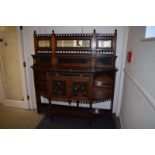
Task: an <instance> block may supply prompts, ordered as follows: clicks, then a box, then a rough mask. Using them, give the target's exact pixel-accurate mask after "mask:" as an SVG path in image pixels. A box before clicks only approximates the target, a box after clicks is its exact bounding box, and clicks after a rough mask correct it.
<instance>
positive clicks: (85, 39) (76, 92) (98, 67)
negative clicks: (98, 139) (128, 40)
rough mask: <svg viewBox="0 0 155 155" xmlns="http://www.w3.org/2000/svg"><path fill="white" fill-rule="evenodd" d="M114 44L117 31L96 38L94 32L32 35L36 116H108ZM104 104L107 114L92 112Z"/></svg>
mask: <svg viewBox="0 0 155 155" xmlns="http://www.w3.org/2000/svg"><path fill="white" fill-rule="evenodd" d="M116 40H117V30H115V32H114V33H113V34H96V32H95V30H94V32H93V33H92V34H76V33H75V34H74V33H73V34H55V33H54V31H53V32H52V34H37V33H36V32H34V44H35V54H34V55H32V57H33V61H34V64H33V66H32V68H33V71H34V80H35V81H34V83H35V89H36V90H35V91H36V100H37V109H38V112H44V113H48V114H51V115H55V114H57V115H67V116H74V115H75V116H78V117H85V116H86V117H89V118H90V117H91V118H92V117H94V116H96V115H99V114H110V115H111V114H112V108H113V98H114V87H115V74H116V71H117V69H116V68H115V60H116ZM43 98H45V99H46V103H45V100H43ZM105 101H110V102H111V106H110V109H109V110H103V109H99V108H98V109H96V108H94V106H93V105H95V104H96V103H103V104H104V102H105ZM56 102H57V104H56ZM60 102H63V103H65V104H63V105H62V104H59V103H60ZM72 103H75V104H72ZM75 105H76V106H75ZM81 105H84V106H81Z"/></svg>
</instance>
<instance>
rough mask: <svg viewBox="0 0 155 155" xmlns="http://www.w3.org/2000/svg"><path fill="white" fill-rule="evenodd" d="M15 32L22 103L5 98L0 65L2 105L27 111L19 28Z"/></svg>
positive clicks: (27, 104) (0, 66)
mask: <svg viewBox="0 0 155 155" xmlns="http://www.w3.org/2000/svg"><path fill="white" fill-rule="evenodd" d="M16 32H17V38H18V40H17V41H18V54H19V64H20V73H21V80H22V90H23V97H24V101H17V100H9V99H6V98H5V91H4V81H3V74H2V72H3V66H2V65H3V64H2V63H1V65H0V71H1V73H0V74H1V78H2V79H1V83H0V85H1V86H2V87H1V88H2V103H3V104H4V105H5V106H8V107H15V108H23V109H29V100H28V97H27V94H28V92H27V83H26V72H25V70H24V67H23V62H24V54H23V43H22V34H21V31H20V27H19V26H18V27H16ZM0 60H1V62H2V57H1V55H0Z"/></svg>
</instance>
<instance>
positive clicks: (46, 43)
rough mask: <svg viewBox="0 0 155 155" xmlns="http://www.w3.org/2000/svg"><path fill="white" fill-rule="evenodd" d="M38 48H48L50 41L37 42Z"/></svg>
mask: <svg viewBox="0 0 155 155" xmlns="http://www.w3.org/2000/svg"><path fill="white" fill-rule="evenodd" d="M38 46H39V47H50V40H39V41H38Z"/></svg>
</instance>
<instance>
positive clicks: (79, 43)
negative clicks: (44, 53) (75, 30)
mask: <svg viewBox="0 0 155 155" xmlns="http://www.w3.org/2000/svg"><path fill="white" fill-rule="evenodd" d="M57 47H82V48H84V47H90V40H58V41H57Z"/></svg>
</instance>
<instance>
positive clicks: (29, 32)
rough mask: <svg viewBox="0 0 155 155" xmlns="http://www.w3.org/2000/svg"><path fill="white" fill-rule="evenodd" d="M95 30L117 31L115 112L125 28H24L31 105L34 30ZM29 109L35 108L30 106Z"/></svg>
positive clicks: (33, 93) (80, 31)
mask: <svg viewBox="0 0 155 155" xmlns="http://www.w3.org/2000/svg"><path fill="white" fill-rule="evenodd" d="M94 29H96V32H97V33H114V30H115V29H117V32H118V37H117V52H116V55H117V56H118V57H117V61H116V67H117V68H118V72H117V75H116V88H115V97H114V106H113V112H114V113H115V112H116V111H117V108H118V109H119V108H120V107H117V105H120V104H118V96H119V92H120V91H119V90H120V89H121V85H120V76H121V63H122V53H123V52H124V51H123V50H124V49H123V45H124V33H125V27H119V26H118V27H117V26H84V27H82V26H43V27H24V29H23V34H24V51H25V52H26V60H27V62H28V69H27V72H28V74H29V75H30V79H29V82H28V83H29V86H30V88H29V91H30V94H31V103H36V101H35V97H34V96H35V92H34V85H33V73H32V69H30V66H32V64H33V61H32V57H31V54H33V53H34V44H33V32H34V30H36V31H37V33H52V30H54V31H55V33H92V32H93V30H94ZM103 106H104V108H108V107H109V104H108V103H107V104H103ZM31 107H35V106H34V105H32V106H31Z"/></svg>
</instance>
